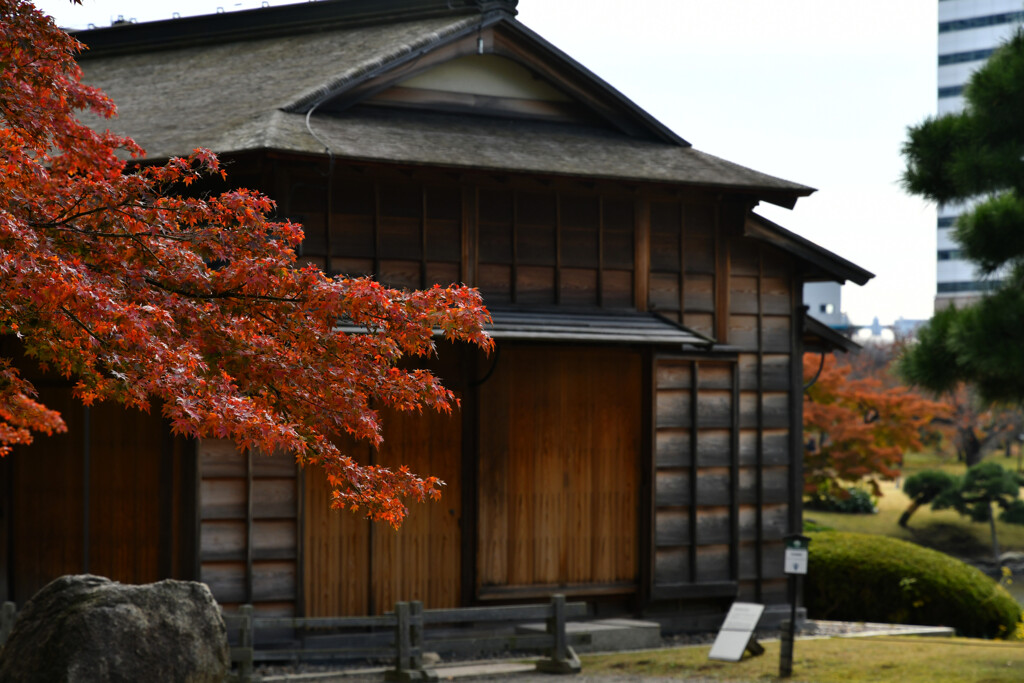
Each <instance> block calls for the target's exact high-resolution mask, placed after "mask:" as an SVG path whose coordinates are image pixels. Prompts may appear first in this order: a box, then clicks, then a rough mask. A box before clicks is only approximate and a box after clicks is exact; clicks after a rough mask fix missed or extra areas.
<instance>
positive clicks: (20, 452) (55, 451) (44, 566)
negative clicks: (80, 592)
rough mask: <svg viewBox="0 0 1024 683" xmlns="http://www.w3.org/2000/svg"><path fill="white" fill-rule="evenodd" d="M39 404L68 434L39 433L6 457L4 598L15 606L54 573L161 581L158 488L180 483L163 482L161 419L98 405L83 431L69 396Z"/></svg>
mask: <svg viewBox="0 0 1024 683" xmlns="http://www.w3.org/2000/svg"><path fill="white" fill-rule="evenodd" d="M40 398H41V400H42V401H43V402H44V403H45V404H46V405H47V406H49V407H51V408H54V409H56V410H59V411H60V412H61V414H62V415H63V417H64V420H65V422H66V424H67V426H68V431H67V433H65V434H56V435H53V436H38V437H37V438H36V441H35V443H33V444H32V445H31V446H19V447H18V448H16V449H15V451H14V452H13V453H11V454H10V455H9V456H8V458H9V459H10V465H9V470H8V471H9V476H10V478H11V480H10V485H9V489H8V490H9V491H10V496H11V500H10V505H9V507H8V509H9V510H10V516H11V520H10V536H11V538H10V563H11V566H10V576H9V579H8V580H9V586H10V588H11V590H10V595H11V596H12V597H13V599H14V600H15V601H16V602H17V603H18V604H19V605H20V604H23V603H24V602H25V601H26V600H27V599H28V598H30V597H31V596H32V595H33V594H34V593H35V592H36V591H38V590H39V589H40V588H42V587H43V586H44V585H46V584H47V583H49V582H50V581H52V580H53V579H55V578H57V577H58V576H61V575H62V574H76V573H82V572H85V571H87V572H90V573H93V574H99V575H101V576H106V577H108V578H110V579H113V580H115V581H122V582H125V583H147V582H151V581H156V580H159V579H160V578H165V576H164V575H165V574H167V571H168V570H169V569H170V568H169V567H164V568H163V570H162V569H161V567H160V563H159V558H160V548H161V545H160V544H161V543H166V542H167V539H166V538H163V536H162V530H161V523H160V501H161V494H160V489H161V487H162V486H168V487H173V490H172V493H171V495H172V496H174V495H177V488H176V486H177V482H176V481H166V482H164V481H161V478H160V456H161V445H162V439H163V435H164V430H163V426H162V423H161V419H160V416H159V414H158V413H153V414H146V413H141V412H138V411H127V410H123V409H121V408H120V407H118V406H116V405H99V406H95V407H93V408H91V409H90V414H89V417H88V422H89V432H88V433H87V432H86V430H85V423H86V418H85V413H84V409H83V407H82V406H81V404H80V403H79V402H78V401H76V400H74V399H73V398H72V397H71V391H70V389H66V388H43V389H41V390H40ZM87 434H88V445H89V449H88V450H89V458H88V461H89V462H88V476H86V459H85V444H86V438H87ZM86 486H88V492H86ZM87 493H88V495H87ZM87 523H88V529H86V524H87ZM163 532H164V534H166V529H165V530H163ZM174 552H175V551H174V550H173V549H172V554H173V553H174Z"/></svg>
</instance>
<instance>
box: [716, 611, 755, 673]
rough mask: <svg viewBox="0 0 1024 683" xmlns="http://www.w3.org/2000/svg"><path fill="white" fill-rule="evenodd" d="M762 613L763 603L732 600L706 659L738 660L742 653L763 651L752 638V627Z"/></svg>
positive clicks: (753, 627) (753, 653)
mask: <svg viewBox="0 0 1024 683" xmlns="http://www.w3.org/2000/svg"><path fill="white" fill-rule="evenodd" d="M762 614H764V605H758V604H757V603H753V602H734V603H732V607H730V608H729V613H728V614H727V615H726V616H725V621H724V622H722V628H720V629H719V630H718V635H717V636H716V637H715V644H714V645H712V646H711V652H709V653H708V659H720V660H722V661H725V662H738V661H740V660H741V659H742V658H743V653H744V652H746V651H749V652H750V654H752V655H755V656H756V655H759V654H762V653H764V648H763V647H761V644H760V643H758V642H757V641H756V640H754V629H756V628H757V622H759V621H761V615H762Z"/></svg>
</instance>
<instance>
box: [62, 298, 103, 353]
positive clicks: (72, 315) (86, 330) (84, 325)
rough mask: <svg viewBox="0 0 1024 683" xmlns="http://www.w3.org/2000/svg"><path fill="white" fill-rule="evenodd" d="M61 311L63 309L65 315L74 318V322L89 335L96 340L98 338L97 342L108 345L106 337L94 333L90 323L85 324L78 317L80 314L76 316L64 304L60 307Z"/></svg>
mask: <svg viewBox="0 0 1024 683" xmlns="http://www.w3.org/2000/svg"><path fill="white" fill-rule="evenodd" d="M60 311H61V312H62V313H64V315H66V316H67V317H69V318H71V320H72V321H73V322H74V323H75V324H76V325H78V326H79V327H81V328H82V329H83V330H85V333H86V334H88V335H89V336H90V337H92V338H93V339H95V340H96V341H97V342H98V343H99V344H101V345H102V346H106V345H107V342H106V340H104V339H101V338H100V337H98V336H96V334H95V333H94V332H93V331H92V329H91V328H90V327H89V326H88V325H86V324H85V323H84V322H82V321H81V320H80V319H79V318H78V316H76V315H75V314H74V313H72V312H71V311H69V310H68V309H67V308H66V307H64V306H61V307H60Z"/></svg>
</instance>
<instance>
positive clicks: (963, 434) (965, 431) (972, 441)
mask: <svg viewBox="0 0 1024 683" xmlns="http://www.w3.org/2000/svg"><path fill="white" fill-rule="evenodd" d="M960 443H962V444H963V447H964V460H965V461H966V465H967V466H968V467H972V466H974V465H977V464H978V463H979V462H981V441H979V440H978V435H977V434H975V433H974V429H973V428H971V427H967V428H961V429H960Z"/></svg>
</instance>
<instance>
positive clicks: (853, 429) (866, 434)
mask: <svg viewBox="0 0 1024 683" xmlns="http://www.w3.org/2000/svg"><path fill="white" fill-rule="evenodd" d="M869 355H870V354H869ZM844 360H845V359H844ZM890 361H891V358H889V360H888V361H886V362H883V363H881V364H879V363H866V362H860V363H859V366H860V367H859V368H856V369H859V370H861V372H862V373H864V374H863V375H862V376H859V377H858V376H857V375H858V374H861V373H857V372H854V371H855V367H854V365H852V364H851V361H849V360H845V362H844V361H840V360H837V359H836V357H835V356H834V355H832V354H829V355H826V356H825V357H824V359H822V358H821V357H819V356H818V355H817V354H813V353H808V354H805V355H804V378H805V382H809V381H810V379H811V378H814V377H815V375H816V373H817V379H816V380H815V381H814V383H813V384H812V385H811V386H810V387H809V388H808V389H807V390H806V391H805V392H804V443H805V449H804V492H805V493H808V494H832V495H844V488H845V487H847V486H849V485H850V484H857V483H866V484H867V486H869V487H870V488H871V489H872V491H873V493H874V494H875V495H879V494H880V493H881V492H880V490H879V487H878V482H879V480H885V479H894V478H895V477H897V476H899V473H900V467H901V465H902V462H903V454H904V453H905V452H906V451H909V450H920V449H921V448H922V447H923V444H922V440H921V437H922V433H923V432H924V431H926V430H928V429H934V426H933V424H934V423H935V421H936V420H937V419H945V418H948V417H949V414H950V408H949V406H948V405H946V404H944V403H940V402H937V401H932V400H930V399H928V398H926V397H924V396H922V395H921V394H919V393H917V392H916V391H914V390H913V389H911V388H909V387H907V386H903V385H902V384H899V383H898V381H897V380H896V379H895V377H894V376H893V375H892V374H891V373H889V372H888V367H889V362H890ZM822 362H823V363H824V364H823V365H819V364H820V363H822ZM819 369H820V372H819Z"/></svg>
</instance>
